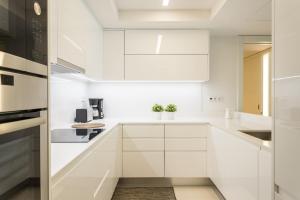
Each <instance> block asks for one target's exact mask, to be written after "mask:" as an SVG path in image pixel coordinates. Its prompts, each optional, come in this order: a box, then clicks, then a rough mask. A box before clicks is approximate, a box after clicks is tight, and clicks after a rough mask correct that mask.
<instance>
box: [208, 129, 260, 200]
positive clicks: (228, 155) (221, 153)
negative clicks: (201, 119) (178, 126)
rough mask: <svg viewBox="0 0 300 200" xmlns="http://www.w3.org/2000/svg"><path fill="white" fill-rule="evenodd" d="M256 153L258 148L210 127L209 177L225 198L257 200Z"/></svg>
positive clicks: (257, 161)
mask: <svg viewBox="0 0 300 200" xmlns="http://www.w3.org/2000/svg"><path fill="white" fill-rule="evenodd" d="M259 153H260V147H259V146H256V145H254V144H252V143H249V142H247V141H245V140H243V139H241V138H238V137H237V136H235V135H232V134H230V133H226V132H224V131H223V130H220V129H217V128H211V133H210V134H209V137H208V175H209V177H210V178H211V180H212V181H213V182H214V184H215V185H216V186H217V187H218V189H219V190H220V191H221V193H222V194H223V195H224V197H225V198H226V199H229V200H241V199H243V200H257V199H258V197H259V172H258V166H259Z"/></svg>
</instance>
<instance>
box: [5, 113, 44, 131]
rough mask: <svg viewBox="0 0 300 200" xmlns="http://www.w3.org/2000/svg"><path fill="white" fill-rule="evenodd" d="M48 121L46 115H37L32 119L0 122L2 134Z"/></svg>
mask: <svg viewBox="0 0 300 200" xmlns="http://www.w3.org/2000/svg"><path fill="white" fill-rule="evenodd" d="M45 123H46V119H45V118H44V117H37V118H32V119H25V120H20V121H14V122H8V123H3V124H0V135H3V134H7V133H12V132H15V131H20V130H23V129H27V128H32V127H35V126H40V125H42V124H45Z"/></svg>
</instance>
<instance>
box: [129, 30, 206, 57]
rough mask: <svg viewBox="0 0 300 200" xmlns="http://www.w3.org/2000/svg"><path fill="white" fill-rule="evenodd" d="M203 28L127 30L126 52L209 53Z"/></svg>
mask: <svg viewBox="0 0 300 200" xmlns="http://www.w3.org/2000/svg"><path fill="white" fill-rule="evenodd" d="M208 53H209V32H208V31H203V30H127V31H126V32H125V54H145V55H147V54H186V55H187V54H208Z"/></svg>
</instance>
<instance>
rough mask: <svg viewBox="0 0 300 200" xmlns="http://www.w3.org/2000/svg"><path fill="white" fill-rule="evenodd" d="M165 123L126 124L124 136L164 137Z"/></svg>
mask: <svg viewBox="0 0 300 200" xmlns="http://www.w3.org/2000/svg"><path fill="white" fill-rule="evenodd" d="M164 137H165V133H164V125H124V126H123V138H164Z"/></svg>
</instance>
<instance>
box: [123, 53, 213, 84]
mask: <svg viewBox="0 0 300 200" xmlns="http://www.w3.org/2000/svg"><path fill="white" fill-rule="evenodd" d="M208 79H209V68H208V55H126V56H125V80H154V81H155V80H166V81H176V80H177V81H188V80H193V81H207V80H208Z"/></svg>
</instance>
